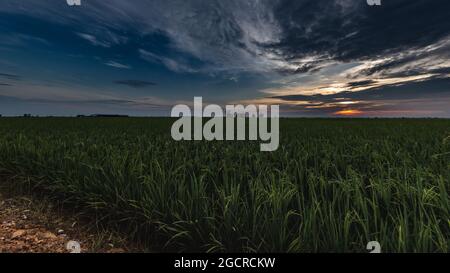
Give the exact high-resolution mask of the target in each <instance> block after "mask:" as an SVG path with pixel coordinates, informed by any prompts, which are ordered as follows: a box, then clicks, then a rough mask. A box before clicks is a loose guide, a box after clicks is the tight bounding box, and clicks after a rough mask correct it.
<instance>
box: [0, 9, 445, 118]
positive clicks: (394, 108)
mask: <svg viewBox="0 0 450 273" xmlns="http://www.w3.org/2000/svg"><path fill="white" fill-rule="evenodd" d="M194 96H202V97H203V101H204V103H205V104H206V103H215V104H219V105H226V104H277V105H280V109H281V115H282V116H301V117H445V118H449V117H450V1H448V0H381V6H370V5H368V4H367V1H366V0H226V1H225V0H164V1H163V0H130V1H124V0H81V6H69V5H68V4H67V3H66V0H45V1H44V0H42V1H41V0H39V1H38V0H1V1H0V114H1V115H4V116H8V115H22V114H24V113H30V114H33V115H44V116H45V115H61V116H70V115H78V114H84V115H88V114H127V115H135V116H160V115H169V114H170V110H171V107H172V106H173V105H176V104H180V103H183V104H192V103H193V98H194Z"/></svg>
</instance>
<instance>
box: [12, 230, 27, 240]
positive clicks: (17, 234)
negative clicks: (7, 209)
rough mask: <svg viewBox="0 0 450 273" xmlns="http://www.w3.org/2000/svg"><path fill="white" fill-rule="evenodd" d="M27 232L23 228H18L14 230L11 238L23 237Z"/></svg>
mask: <svg viewBox="0 0 450 273" xmlns="http://www.w3.org/2000/svg"><path fill="white" fill-rule="evenodd" d="M25 233H26V231H25V230H23V229H19V230H16V231H14V232H13V234H12V236H11V238H12V239H16V238H18V237H21V236H23V235H25Z"/></svg>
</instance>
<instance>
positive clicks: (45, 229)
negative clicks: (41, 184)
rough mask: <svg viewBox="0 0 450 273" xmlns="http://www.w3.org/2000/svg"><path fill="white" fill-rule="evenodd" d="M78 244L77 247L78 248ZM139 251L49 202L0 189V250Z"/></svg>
mask: <svg viewBox="0 0 450 273" xmlns="http://www.w3.org/2000/svg"><path fill="white" fill-rule="evenodd" d="M78 247H79V248H78ZM70 252H96V253H98V252H102V253H122V252H140V251H138V250H136V249H135V248H131V247H127V242H126V241H125V240H121V239H119V237H118V236H116V235H113V234H111V233H108V232H104V231H102V232H98V231H96V230H95V229H93V228H91V229H90V230H89V229H87V228H86V227H84V225H83V224H81V223H80V220H79V219H77V217H75V216H71V215H65V214H64V213H61V212H60V211H59V210H58V209H56V208H54V207H53V206H52V205H51V204H49V203H46V202H43V201H41V200H39V201H38V200H32V199H30V198H27V197H23V196H10V195H7V196H5V194H2V192H1V191H0V253H70Z"/></svg>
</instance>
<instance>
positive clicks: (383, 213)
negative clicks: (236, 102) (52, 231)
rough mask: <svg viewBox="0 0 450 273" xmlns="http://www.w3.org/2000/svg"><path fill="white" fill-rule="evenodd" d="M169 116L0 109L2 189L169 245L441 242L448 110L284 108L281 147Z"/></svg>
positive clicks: (412, 248)
mask: <svg viewBox="0 0 450 273" xmlns="http://www.w3.org/2000/svg"><path fill="white" fill-rule="evenodd" d="M173 121H174V120H172V119H169V118H0V174H1V175H2V176H3V177H8V179H7V180H5V181H9V182H8V183H10V184H11V185H9V186H11V187H17V188H21V189H24V190H28V191H33V192H40V193H43V194H44V195H45V196H46V198H48V199H51V200H54V201H55V202H58V203H60V204H64V205H65V206H71V207H74V208H77V210H79V211H81V212H85V213H86V214H88V215H91V217H92V219H93V222H95V223H98V224H101V225H104V226H107V227H109V228H111V229H114V230H118V231H120V232H123V233H124V234H127V236H128V237H129V238H130V240H136V241H138V242H141V243H142V244H145V245H146V246H148V248H149V249H152V250H154V251H164V252H283V253H284V252H293V253H297V252H366V249H365V247H366V244H367V243H368V242H369V241H379V242H380V243H381V246H382V251H383V252H449V237H450V218H449V211H450V201H449V191H450V138H449V136H450V120H439V119H424V120H420V119H417V120H409V119H371V120H369V119H282V120H281V121H280V147H279V149H278V150H277V151H276V152H272V153H267V152H260V149H259V144H260V142H248V141H230V142H207V141H190V142H176V141H174V140H172V138H171V136H170V127H171V125H172V123H173Z"/></svg>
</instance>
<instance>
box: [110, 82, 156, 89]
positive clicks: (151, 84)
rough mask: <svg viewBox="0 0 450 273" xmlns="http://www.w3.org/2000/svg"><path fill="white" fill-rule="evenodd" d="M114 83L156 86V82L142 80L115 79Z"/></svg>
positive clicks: (134, 86)
mask: <svg viewBox="0 0 450 273" xmlns="http://www.w3.org/2000/svg"><path fill="white" fill-rule="evenodd" d="M114 83H116V84H119V85H125V86H128V87H132V88H145V87H149V86H154V85H156V83H154V82H149V81H141V80H121V81H115V82H114Z"/></svg>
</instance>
